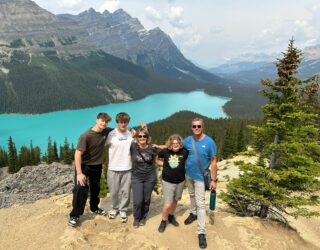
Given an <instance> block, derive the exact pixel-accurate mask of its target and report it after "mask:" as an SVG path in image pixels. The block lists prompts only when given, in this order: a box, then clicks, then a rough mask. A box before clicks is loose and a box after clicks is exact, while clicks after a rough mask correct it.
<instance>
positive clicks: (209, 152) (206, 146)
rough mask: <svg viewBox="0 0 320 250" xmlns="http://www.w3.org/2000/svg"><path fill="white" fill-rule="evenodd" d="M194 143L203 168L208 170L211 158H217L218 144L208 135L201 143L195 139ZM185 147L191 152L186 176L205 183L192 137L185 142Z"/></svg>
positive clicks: (187, 162)
mask: <svg viewBox="0 0 320 250" xmlns="http://www.w3.org/2000/svg"><path fill="white" fill-rule="evenodd" d="M194 142H195V146H196V149H197V152H198V157H199V159H200V161H201V164H202V167H203V169H204V170H206V169H207V168H208V167H209V166H210V163H211V158H212V157H214V156H216V143H215V142H214V140H213V139H212V138H211V137H209V136H207V135H205V137H204V138H203V139H202V140H200V141H198V140H196V139H195V138H194ZM183 146H184V147H185V148H186V149H187V150H188V152H189V154H188V158H187V160H186V176H188V177H190V178H191V179H193V180H198V181H203V175H202V173H201V171H200V169H199V166H198V161H197V158H196V156H195V153H194V151H193V147H192V136H188V137H186V138H185V139H184V140H183Z"/></svg>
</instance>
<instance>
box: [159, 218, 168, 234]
mask: <svg viewBox="0 0 320 250" xmlns="http://www.w3.org/2000/svg"><path fill="white" fill-rule="evenodd" d="M167 223H168V222H167V221H166V220H161V222H160V225H159V228H158V231H159V232H160V233H163V232H164V230H166V227H167Z"/></svg>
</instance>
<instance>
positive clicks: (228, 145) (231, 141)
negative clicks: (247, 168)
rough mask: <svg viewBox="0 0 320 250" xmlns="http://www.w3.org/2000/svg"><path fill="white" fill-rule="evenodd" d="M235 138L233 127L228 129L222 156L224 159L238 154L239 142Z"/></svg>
mask: <svg viewBox="0 0 320 250" xmlns="http://www.w3.org/2000/svg"><path fill="white" fill-rule="evenodd" d="M234 137H235V136H234V132H233V131H232V129H231V127H227V130H226V133H225V136H224V140H223V143H222V149H221V156H222V158H223V159H226V158H228V157H230V156H232V155H233V154H234V153H236V147H237V145H236V143H237V141H236V140H235V138H234Z"/></svg>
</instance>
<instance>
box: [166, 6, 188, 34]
mask: <svg viewBox="0 0 320 250" xmlns="http://www.w3.org/2000/svg"><path fill="white" fill-rule="evenodd" d="M183 11H184V9H183V7H181V6H177V7H171V8H170V11H169V14H168V17H169V23H170V24H171V25H172V26H173V27H175V28H180V29H184V28H186V27H187V26H189V25H188V24H187V23H185V21H184V20H183V18H182V15H183Z"/></svg>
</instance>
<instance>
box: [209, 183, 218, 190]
mask: <svg viewBox="0 0 320 250" xmlns="http://www.w3.org/2000/svg"><path fill="white" fill-rule="evenodd" d="M216 189H217V182H216V181H211V183H210V191H212V190H216Z"/></svg>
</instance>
